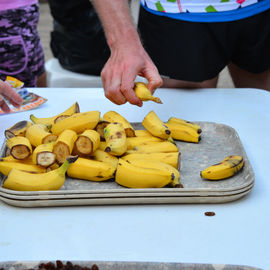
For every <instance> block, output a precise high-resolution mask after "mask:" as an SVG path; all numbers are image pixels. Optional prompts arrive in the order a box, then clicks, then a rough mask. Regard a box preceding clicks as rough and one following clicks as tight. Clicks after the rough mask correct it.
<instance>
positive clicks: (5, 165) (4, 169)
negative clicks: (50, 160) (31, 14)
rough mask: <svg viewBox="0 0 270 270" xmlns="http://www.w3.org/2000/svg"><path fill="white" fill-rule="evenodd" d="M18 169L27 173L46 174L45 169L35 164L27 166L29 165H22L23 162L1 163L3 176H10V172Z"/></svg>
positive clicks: (0, 169)
mask: <svg viewBox="0 0 270 270" xmlns="http://www.w3.org/2000/svg"><path fill="white" fill-rule="evenodd" d="M13 168H16V169H18V170H24V171H27V172H37V173H42V172H45V170H46V169H45V168H44V167H41V166H38V165H34V164H27V163H22V162H11V161H0V172H1V173H2V174H3V175H8V174H9V172H10V171H11V170H12V169H13Z"/></svg>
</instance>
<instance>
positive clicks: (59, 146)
mask: <svg viewBox="0 0 270 270" xmlns="http://www.w3.org/2000/svg"><path fill="white" fill-rule="evenodd" d="M76 139H77V133H76V132H75V131H73V130H70V129H66V130H64V131H63V132H62V133H61V134H60V135H59V136H58V139H57V141H56V142H55V145H54V147H53V153H54V154H55V157H56V161H57V162H58V163H60V164H62V163H63V162H64V161H65V160H66V158H67V157H68V156H69V155H71V153H72V150H73V147H74V143H75V141H76Z"/></svg>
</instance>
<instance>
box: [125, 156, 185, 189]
mask: <svg viewBox="0 0 270 270" xmlns="http://www.w3.org/2000/svg"><path fill="white" fill-rule="evenodd" d="M127 161H128V162H129V163H130V164H133V165H135V166H139V167H142V168H149V169H162V170H165V171H168V172H170V173H171V174H172V175H173V177H172V178H173V180H172V181H171V182H170V183H169V184H168V185H170V186H172V187H183V185H182V184H181V183H180V172H179V171H178V170H177V169H176V168H174V167H173V166H171V165H169V164H167V163H165V162H161V161H157V160H149V159H144V158H140V159H131V160H130V159H129V160H127Z"/></svg>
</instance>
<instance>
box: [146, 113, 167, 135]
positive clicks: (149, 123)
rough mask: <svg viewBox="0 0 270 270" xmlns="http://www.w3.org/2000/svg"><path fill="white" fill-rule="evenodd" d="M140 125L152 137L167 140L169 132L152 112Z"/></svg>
mask: <svg viewBox="0 0 270 270" xmlns="http://www.w3.org/2000/svg"><path fill="white" fill-rule="evenodd" d="M142 125H143V126H144V127H145V129H146V130H147V131H148V132H150V133H151V134H152V135H153V136H156V137H159V138H161V139H168V138H169V137H170V134H171V131H170V129H169V128H168V126H166V125H165V124H164V123H163V122H162V121H161V120H160V119H159V117H158V116H157V115H156V113H155V112H154V111H151V112H149V113H148V114H147V115H146V116H145V117H144V119H143V121H142Z"/></svg>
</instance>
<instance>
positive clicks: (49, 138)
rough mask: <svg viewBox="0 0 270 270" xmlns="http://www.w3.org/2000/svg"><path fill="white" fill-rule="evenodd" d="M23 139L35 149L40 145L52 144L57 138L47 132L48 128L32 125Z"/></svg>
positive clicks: (42, 125)
mask: <svg viewBox="0 0 270 270" xmlns="http://www.w3.org/2000/svg"><path fill="white" fill-rule="evenodd" d="M25 137H26V138H27V139H28V140H29V141H30V143H31V145H33V146H35V147H37V146H38V145H40V144H44V143H49V142H54V141H56V140H57V136H56V135H54V134H52V133H50V132H49V127H48V126H47V125H44V124H33V125H32V126H30V127H28V128H27V130H26V132H25Z"/></svg>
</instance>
